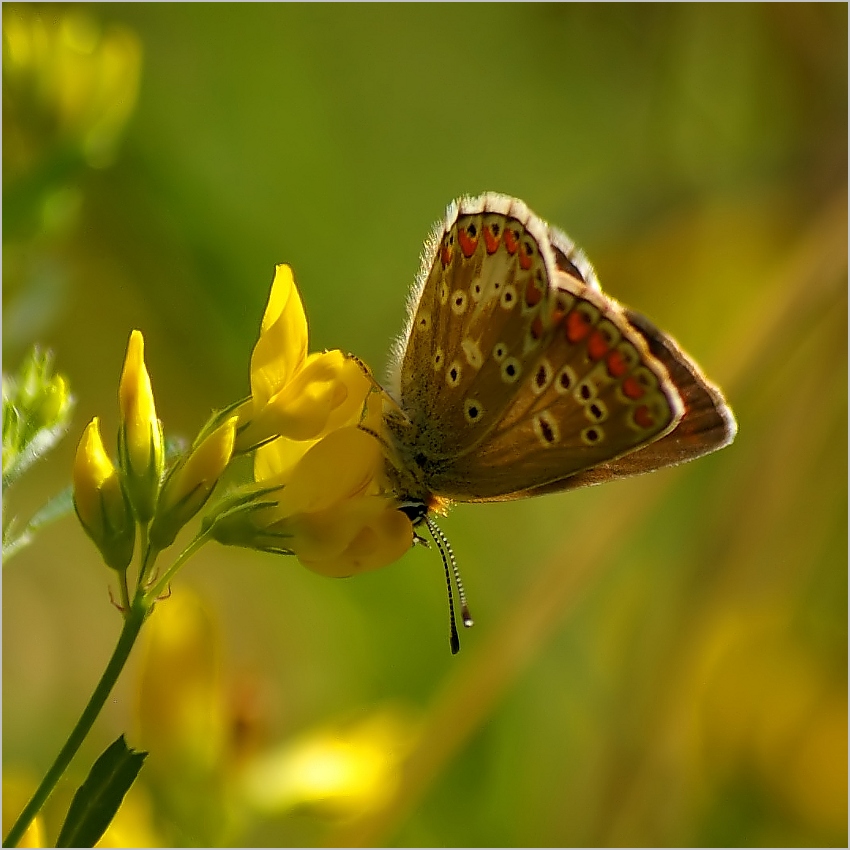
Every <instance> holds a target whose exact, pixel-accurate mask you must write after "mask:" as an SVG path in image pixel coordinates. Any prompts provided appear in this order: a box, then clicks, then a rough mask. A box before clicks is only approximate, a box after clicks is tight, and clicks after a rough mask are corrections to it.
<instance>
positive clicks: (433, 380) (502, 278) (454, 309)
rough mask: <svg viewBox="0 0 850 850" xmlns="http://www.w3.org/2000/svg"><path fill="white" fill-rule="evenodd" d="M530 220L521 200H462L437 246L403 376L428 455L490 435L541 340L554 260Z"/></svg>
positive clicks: (455, 451) (404, 399)
mask: <svg viewBox="0 0 850 850" xmlns="http://www.w3.org/2000/svg"><path fill="white" fill-rule="evenodd" d="M523 217H525V218H529V217H530V214H528V211H527V210H526V209H525V207H524V205H522V204H518V203H517V204H516V206H515V207H514V208H508V209H507V210H506V211H505V212H495V211H492V210H489V211H487V212H482V211H476V208H475V207H474V206H467V207H464V206H463V205H462V206H461V208H460V211H459V214H458V215H457V217H456V219H455V220H454V221H452V222H451V223H450V224H449V225H448V227H447V228H446V230H445V232H444V233H443V235H442V237H441V238H440V239H439V241H438V243H437V244H436V250H435V252H434V257H433V261H432V263H431V265H430V268H429V269H428V272H427V277H426V279H425V283H424V287H423V288H422V293H421V296H420V299H419V303H418V305H417V307H416V311H415V313H414V315H413V318H412V322H411V326H410V331H409V336H408V340H407V346H406V349H405V354H404V358H403V360H402V363H401V382H400V401H401V407H402V409H403V410H404V411H405V413H406V414H407V416H408V418H409V419H410V421H411V423H412V425H413V428H414V430H415V431H416V432H418V433H419V434H420V435H421V437H420V443H421V447H424V448H425V450H426V451H427V453H428V455H429V457H430V458H431V459H443V458H454V457H458V456H461V455H464V454H466V453H469V452H470V451H472V450H473V449H474V448H475V447H476V446H477V445H479V444H480V443H481V442H482V440H484V439H485V438H486V435H487V434H488V432H489V431H491V430H492V429H493V428H495V427H496V426H497V425H498V423H499V422H500V419H501V416H502V414H503V412H504V410H505V409H506V408H508V407H509V406H510V405H511V402H512V396H513V391H514V390H515V388H516V385H517V384H518V383H519V381H520V380H521V379H522V376H523V374H524V373H525V372H526V371H527V370H528V368H529V366H530V364H531V363H532V362H533V359H534V357H536V352H537V350H538V349H539V348H540V345H541V343H542V338H543V334H544V332H545V329H546V327H547V326H548V325H547V323H548V322H549V318H548V312H547V311H548V310H549V297H550V292H549V282H548V281H549V275H550V273H551V271H552V270H553V269H554V261H553V257H552V254H551V252H550V251H549V248H548V244H547V240H546V238H545V237H546V233H545V230H543V229H541V227H540V226H539V225H540V223H539V222H537V221H535V223H534V224H531V223H530V222H529V221H523ZM529 225H530V226H529ZM535 231H536V232H535ZM541 245H543V246H544V247H543V248H542V249H541ZM435 410H438V411H439V412H440V427H439V428H436V429H435V428H433V427H431V423H433V415H434V411H435Z"/></svg>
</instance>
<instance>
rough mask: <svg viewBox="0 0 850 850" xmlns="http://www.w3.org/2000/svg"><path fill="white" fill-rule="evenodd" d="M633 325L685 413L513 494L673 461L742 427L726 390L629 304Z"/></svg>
mask: <svg viewBox="0 0 850 850" xmlns="http://www.w3.org/2000/svg"><path fill="white" fill-rule="evenodd" d="M625 314H626V316H627V318H628V320H629V322H630V323H631V325H632V327H633V328H634V329H635V330H636V331H638V332H639V333H640V334H641V336H642V337H643V338H644V340H645V341H646V344H647V346H648V347H649V350H650V351H651V353H652V355H653V356H654V357H655V358H656V359H657V360H658V361H659V362H660V363H662V364H663V365H664V367H665V368H666V370H667V372H668V374H669V376H670V380H671V381H672V383H673V384H674V386H675V387H676V390H677V392H678V393H679V395H680V397H681V399H682V402H683V404H684V413H683V415H682V418H681V419H680V420H679V422H678V424H677V425H676V427H675V428H673V430H672V431H670V432H669V433H668V434H665V435H664V436H663V437H661V438H659V439H657V440H655V441H653V442H650V443H648V444H647V445H644V446H641V447H640V448H638V449H636V450H634V451H632V452H630V453H628V454H626V455H624V456H622V457H620V458H617V459H616V460H610V461H606V462H604V463H600V464H598V465H597V466H595V467H593V468H591V469H586V470H584V471H582V472H579V473H577V474H575V475H570V476H567V477H565V478H562V479H560V480H556V481H552V482H550V483H548V484H545V485H542V486H539V487H533V488H530V489H528V490H526V491H525V492H522V493H517V494H515V495H513V496H512V497H511V498H525V497H527V496H542V495H544V494H546V493H556V492H561V491H563V490H573V489H576V488H578V487H587V486H591V485H593V484H602V483H604V482H606V481H612V480H615V479H617V478H626V477H629V476H632V475H641V474H643V473H645V472H652V471H654V470H656V469H661V468H663V467H665V466H674V465H676V464H679V463H685V462H686V461H689V460H694V459H696V458H698V457H702V455H706V454H709V453H711V452H714V451H717V450H718V449H722V448H724V447H725V446H728V445H729V444H730V443H731V442H732V441H733V440H734V439H735V435H736V433H737V430H738V425H737V423H736V421H735V416H734V414H733V413H732V410H731V409H730V407H729V406H728V404H727V403H726V399H725V398H724V397H723V393H721V392H720V390H719V389H718V388H717V387H716V386H714V384H712V383H711V382H710V381H709V380H708V379H707V378H706V377H705V375H704V374H703V373H702V370H701V369H700V368H699V366H697V364H696V363H694V361H693V360H691V359H690V357H688V355H687V354H685V352H684V351H682V349H681V348H680V346H679V345H678V343H677V342H676V341H675V340H674V339H672V338H671V337H670V336H668V335H667V334H665V333H663V332H662V331H660V330H659V329H658V328H657V327H655V325H654V324H652V322H650V321H649V319H647V318H646V317H644V316H642V315H641V314H640V313H636V312H634V311H633V310H629V309H626V310H625Z"/></svg>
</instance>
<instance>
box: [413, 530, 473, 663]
mask: <svg viewBox="0 0 850 850" xmlns="http://www.w3.org/2000/svg"><path fill="white" fill-rule="evenodd" d="M424 519H425V524H426V525H427V526H428V531H429V532H431V537H432V539H433V540H434V543H436V544H437V548H438V549H439V550H440V557H441V558H442V559H443V568H444V569H445V572H446V588H447V589H448V594H449V619H450V621H451V647H452V655H457V653H458V652H460V638H459V637H458V633H457V625H456V623H455V605H454V595H453V594H452V581H451V576H452V575H454V579H455V584H456V585H457V595H458V599H459V600H460V616H461V619H462V620H463V625H464V627H465V628H467V629H468V628H470V627H471V626H472V625H473V623H474V621H473V619H472V615H471V614H470V613H469V606H468V605H467V603H466V592H465V591H464V589H463V582H462V581H461V578H460V570H458V567H457V561H456V560H455V553H454V552H453V551H452V547H451V544H450V543H449V541H448V538H447V537H446V535H445V534H443V532H442V531H441V529H440V527H439V526H438V525H437V523H435V522H434V520H432V519H431V517H429V516H426V517H425V518H424ZM449 564H451V572H450V571H449Z"/></svg>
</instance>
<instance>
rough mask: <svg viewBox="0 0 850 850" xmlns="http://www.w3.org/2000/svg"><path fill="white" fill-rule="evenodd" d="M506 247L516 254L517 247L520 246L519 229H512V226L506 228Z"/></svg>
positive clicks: (510, 252) (509, 251)
mask: <svg viewBox="0 0 850 850" xmlns="http://www.w3.org/2000/svg"><path fill="white" fill-rule="evenodd" d="M505 247H506V248H507V249H508V253H509V254H511V255H514V254H516V249H517V248H518V247H519V231H518V230H511V228H510V227H508V228H506V229H505Z"/></svg>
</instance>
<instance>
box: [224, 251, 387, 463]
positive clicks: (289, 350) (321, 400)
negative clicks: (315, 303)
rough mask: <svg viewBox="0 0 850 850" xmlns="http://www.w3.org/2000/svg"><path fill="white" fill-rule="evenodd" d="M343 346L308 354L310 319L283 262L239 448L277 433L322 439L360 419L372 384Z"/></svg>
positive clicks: (242, 412) (254, 360)
mask: <svg viewBox="0 0 850 850" xmlns="http://www.w3.org/2000/svg"><path fill="white" fill-rule="evenodd" d="M370 386H371V385H370V382H369V379H368V378H367V377H366V376H365V375H364V374H363V371H362V369H361V368H360V367H359V366H358V364H357V363H356V361H354V360H352V359H351V358H348V357H346V356H345V355H344V354H343V353H342V352H341V351H338V350H334V351H326V352H324V353H321V354H318V353H317V354H311V355H309V356H308V354H307V319H306V317H305V315H304V307H303V305H302V303H301V298H300V296H299V294H298V289H297V288H296V286H295V279H294V277H293V275H292V269H291V268H290V267H289V266H287V265H285V264H280V265H278V266H277V267H276V269H275V276H274V281H273V282H272V288H271V292H270V293H269V300H268V304H267V305H266V310H265V313H264V315H263V321H262V324H261V327H260V338H259V339H258V340H257V344H256V345H255V346H254V351H253V353H252V355H251V400H250V401H249V402H246V403H245V404H244V405H243V406H242V408H240V409H239V411H238V413H239V416H240V428H239V432H238V435H237V440H236V450H237V452H245V451H249V450H250V449H252V448H254V447H256V446H259V445H262V444H263V443H265V442H268V441H269V440H272V439H274V438H275V437H278V436H283V437H289V438H290V439H293V440H318V439H320V438H321V437H323V436H325V435H327V434H329V433H330V432H331V431H333V430H335V429H336V428H340V427H342V426H344V425H353V424H356V423H357V421H358V419H359V417H360V413H361V411H362V409H363V403H364V401H365V400H366V396H367V394H368V392H369V389H370Z"/></svg>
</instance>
